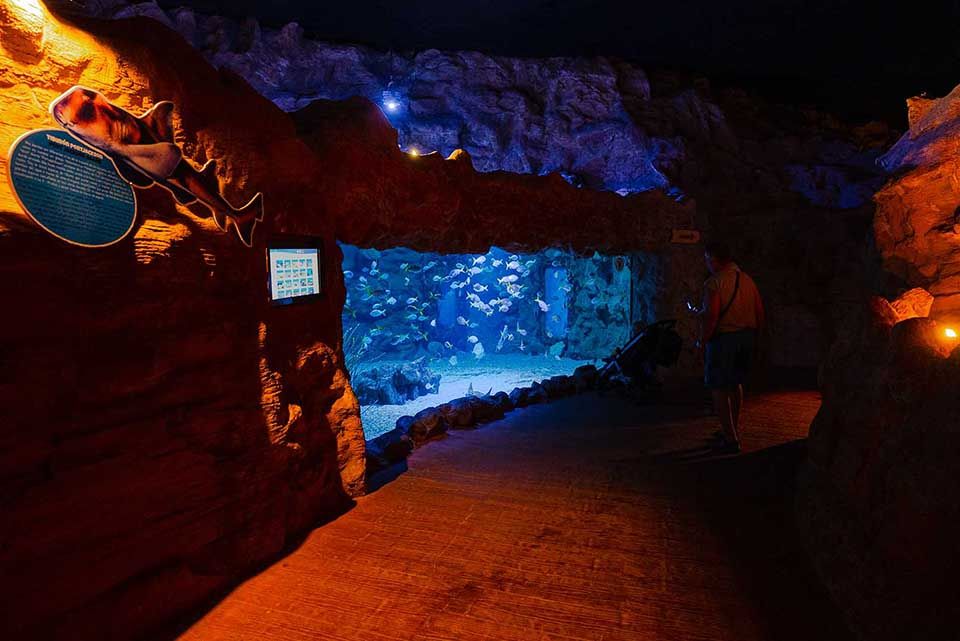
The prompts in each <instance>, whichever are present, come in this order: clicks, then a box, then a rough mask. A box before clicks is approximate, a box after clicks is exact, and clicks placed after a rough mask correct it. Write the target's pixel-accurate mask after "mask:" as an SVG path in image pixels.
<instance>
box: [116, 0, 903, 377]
mask: <svg viewBox="0 0 960 641" xmlns="http://www.w3.org/2000/svg"><path fill="white" fill-rule="evenodd" d="M102 4H103V6H104V7H107V8H104V9H103V10H102V11H103V13H104V14H116V15H133V14H144V15H149V16H152V17H154V18H156V19H158V20H161V21H164V22H166V23H167V24H169V25H171V26H173V27H174V28H176V29H177V30H178V31H179V32H180V33H181V34H183V36H184V37H185V38H186V39H187V40H188V41H189V42H191V43H192V44H193V45H194V46H195V47H197V48H198V49H199V50H201V51H202V52H203V53H204V55H205V56H206V57H207V58H208V59H209V60H210V61H212V62H213V63H214V64H215V65H216V66H222V67H224V68H227V69H231V70H233V71H234V72H236V73H237V74H239V75H241V76H243V77H244V78H246V79H247V80H249V81H250V83H251V84H252V85H253V86H254V87H256V88H257V90H258V91H260V92H261V93H262V94H263V95H265V96H267V97H269V98H270V99H271V100H273V101H274V102H276V103H277V104H278V105H280V106H281V107H283V108H284V109H287V110H296V109H300V108H302V107H304V106H306V105H307V104H309V103H310V101H312V100H314V99H316V98H324V99H342V98H347V97H350V96H364V97H366V98H368V99H370V100H371V101H373V102H374V103H377V104H379V105H384V106H385V105H386V103H387V102H388V101H395V102H396V104H397V109H396V111H393V112H390V111H388V117H389V118H390V122H391V124H393V125H394V126H395V127H396V128H397V130H398V131H399V139H398V142H399V144H400V146H401V147H402V148H404V149H408V148H417V149H418V150H420V151H432V150H436V151H438V152H439V153H440V154H441V155H443V156H446V155H448V154H450V153H451V152H452V151H453V150H454V149H457V148H462V149H465V150H466V151H467V152H468V153H469V154H470V157H471V158H472V160H473V163H474V164H475V165H476V167H477V168H478V169H479V170H481V171H494V170H505V171H510V172H519V173H534V174H540V173H547V172H551V171H559V172H562V173H563V175H564V176H565V177H566V178H567V179H568V180H570V181H571V182H573V183H574V184H578V185H586V186H590V187H595V188H602V189H606V190H611V191H621V192H622V193H628V192H636V191H642V190H646V189H650V188H653V187H662V188H664V189H666V190H668V191H669V192H670V193H671V194H673V195H675V196H680V195H682V194H686V195H687V196H688V197H693V198H694V199H695V200H696V202H697V206H698V210H699V211H700V212H701V215H700V216H699V217H698V218H697V219H696V220H695V221H693V222H694V224H695V225H696V226H698V227H701V228H707V229H711V230H712V231H713V233H714V235H716V236H719V237H723V238H726V239H729V240H730V241H732V244H733V245H734V246H735V249H736V251H737V253H738V255H739V257H740V259H741V262H742V263H743V266H744V268H746V269H747V270H748V271H750V272H751V273H752V274H753V275H754V276H755V278H756V280H757V281H758V283H759V285H760V287H761V289H762V291H763V292H764V293H765V294H766V297H767V302H768V307H769V308H770V310H769V311H770V323H771V326H772V329H773V331H772V332H771V335H772V337H773V338H772V344H771V345H770V347H769V349H768V350H767V351H768V356H769V358H770V360H771V361H772V362H773V364H774V365H779V366H801V367H813V366H816V365H817V363H818V362H819V359H820V358H821V357H822V355H823V354H824V353H825V351H826V347H827V346H828V345H829V343H830V341H831V339H832V336H833V328H834V324H835V321H836V317H837V316H838V315H842V313H843V312H842V311H841V310H842V309H845V307H844V305H853V304H855V298H856V292H858V291H862V288H863V286H864V281H865V280H867V279H869V277H870V276H871V274H872V273H873V270H874V268H875V263H876V261H875V259H874V257H873V255H872V254H871V252H870V251H869V243H868V242H867V241H866V238H867V236H868V230H869V226H870V221H871V217H872V213H873V205H872V203H871V200H870V197H871V195H872V194H873V192H874V190H875V189H876V188H877V187H879V186H880V185H881V184H882V182H883V177H882V172H881V171H879V169H878V168H877V167H876V165H875V164H874V160H875V159H876V157H877V156H878V154H879V151H880V149H881V148H882V147H883V146H885V145H886V144H887V141H888V138H889V132H887V131H886V129H885V127H883V126H882V125H870V126H865V127H861V128H856V129H851V128H849V127H845V126H843V125H841V124H840V123H838V122H836V121H834V120H833V119H831V118H829V117H827V116H824V115H822V114H818V113H815V112H812V111H807V110H802V109H790V108H783V107H779V106H772V105H767V104H765V103H764V102H763V101H761V100H758V99H756V98H754V97H751V96H748V95H746V94H744V93H741V92H737V91H713V90H712V89H711V88H710V86H709V85H708V84H707V83H706V82H704V81H701V80H692V79H685V78H681V77H676V76H672V75H663V74H660V75H657V74H654V75H648V74H647V73H645V72H644V70H642V69H640V68H638V67H635V66H632V65H629V64H625V63H622V62H618V61H615V60H607V59H602V58H598V59H591V60H584V59H563V58H556V59H546V60H520V59H510V58H499V57H491V56H486V55H483V54H480V53H476V52H441V51H436V50H430V51H423V52H420V53H417V54H410V55H407V54H395V53H380V52H377V51H373V50H370V49H366V48H363V47H357V46H349V45H332V44H325V43H321V42H316V41H313V40H310V39H308V38H305V37H304V35H303V32H302V30H301V29H300V28H299V27H298V26H297V25H296V24H289V25H287V26H285V27H283V28H282V29H279V30H275V29H267V28H262V27H261V26H260V25H259V24H257V23H256V21H253V20H248V21H245V22H242V23H241V22H236V21H232V20H229V19H225V18H220V17H215V16H204V15H201V14H197V13H194V12H193V11H192V10H190V9H176V10H171V11H168V12H164V11H163V10H161V9H159V8H158V7H157V6H156V5H155V4H153V3H143V4H132V5H128V4H126V3H123V2H106V3H102ZM118 5H119V8H117V6H118ZM408 193H409V197H410V198H412V199H413V200H414V201H419V200H421V199H426V198H430V196H429V191H423V190H420V189H417V190H411V191H409V192H408ZM422 204H423V205H424V206H426V205H428V204H431V203H427V202H423V203H422ZM476 204H477V205H481V209H480V211H482V203H481V202H477V203H476ZM362 209H363V211H362V212H360V213H359V215H361V216H367V215H369V211H370V209H369V207H366V206H364V207H363V208H362ZM551 210H552V206H551V204H550V203H546V202H544V203H542V204H533V203H531V204H530V206H528V207H524V208H520V210H518V211H517V212H516V213H515V218H514V220H513V222H511V226H516V229H515V230H514V231H515V232H516V236H517V237H518V238H525V237H526V234H527V233H528V232H529V231H531V227H533V226H535V225H537V222H538V221H540V220H541V217H544V216H549V214H550V213H551ZM587 220H591V221H592V222H594V224H596V221H597V218H595V217H590V218H588V219H587ZM476 223H477V224H478V225H483V224H490V223H488V222H487V221H485V220H484V219H483V218H482V217H481V218H479V219H477V221H476ZM500 224H503V223H500ZM541 224H544V225H546V224H549V221H548V220H543V221H542V223H541ZM629 229H630V227H627V228H625V236H629V234H630V232H629V231H628V230H629ZM504 231H505V232H509V231H510V230H509V229H505V230H504ZM368 242H373V243H378V242H379V243H391V242H392V241H391V239H389V238H387V237H385V236H381V237H380V238H378V239H371V240H370V241H368ZM531 242H533V241H531ZM393 244H397V243H396V242H394V243H393ZM379 246H385V245H379ZM664 272H665V273H667V274H669V273H670V269H669V268H666V269H664ZM701 279H702V273H698V274H697V276H696V277H695V278H691V279H688V280H689V281H691V282H684V281H683V279H679V280H678V281H676V282H675V283H670V285H671V286H674V285H679V286H682V287H684V288H685V291H682V292H679V293H678V294H677V296H676V298H675V300H674V301H671V303H673V304H670V303H668V304H665V305H663V306H662V308H661V310H660V315H661V316H677V315H680V314H682V310H683V306H682V302H683V299H684V297H685V296H689V295H693V296H696V295H697V291H696V290H697V289H698V288H699V285H700V282H699V281H701ZM825 291H829V292H830V293H831V294H832V295H833V298H834V299H835V300H839V301H840V303H836V302H835V303H833V304H826V303H824V302H823V301H824V300H825V297H824V295H823V294H824V292H825Z"/></svg>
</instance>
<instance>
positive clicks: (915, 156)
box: [874, 87, 960, 317]
mask: <svg viewBox="0 0 960 641" xmlns="http://www.w3.org/2000/svg"><path fill="white" fill-rule="evenodd" d="M909 116H910V130H909V131H908V132H907V133H905V134H904V135H903V137H902V138H900V140H899V141H898V142H897V144H896V145H894V146H893V148H892V149H890V151H888V152H887V153H886V154H885V155H884V156H883V158H882V163H883V166H884V167H885V168H886V169H887V170H889V171H890V172H894V173H895V174H896V178H894V179H893V180H891V181H890V182H888V183H887V184H886V186H884V188H883V189H881V190H880V191H879V192H878V193H877V195H876V201H877V215H876V219H875V221H874V233H875V235H876V239H877V246H878V247H879V249H880V251H881V253H882V255H883V262H884V267H885V268H886V269H887V270H888V271H890V272H892V273H894V274H896V275H897V276H898V277H899V278H900V279H901V280H902V282H903V283H905V284H907V285H908V286H918V287H924V288H926V289H927V290H929V292H930V293H931V294H933V295H934V296H935V297H936V300H935V301H934V304H933V314H934V315H935V316H950V317H956V316H958V315H960V224H958V223H960V218H958V208H957V205H958V203H960V183H958V181H957V172H958V170H960V87H957V88H956V89H954V90H953V91H952V92H950V94H949V95H948V96H946V97H945V98H940V99H938V100H931V99H925V98H921V99H913V100H912V101H910V103H909Z"/></svg>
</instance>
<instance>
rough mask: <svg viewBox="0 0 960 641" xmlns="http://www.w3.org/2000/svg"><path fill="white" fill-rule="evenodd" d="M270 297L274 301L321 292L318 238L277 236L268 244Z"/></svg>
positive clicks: (279, 302)
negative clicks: (285, 237) (281, 237)
mask: <svg viewBox="0 0 960 641" xmlns="http://www.w3.org/2000/svg"><path fill="white" fill-rule="evenodd" d="M267 266H268V269H269V274H270V282H269V285H270V300H271V302H272V303H273V304H275V305H285V304H288V303H293V302H300V301H306V300H310V299H311V297H316V296H319V295H320V294H322V293H323V252H322V246H321V244H320V241H319V240H313V239H309V238H300V239H285V240H284V239H278V240H276V241H274V242H271V243H270V244H269V246H268V247H267Z"/></svg>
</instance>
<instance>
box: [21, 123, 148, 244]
mask: <svg viewBox="0 0 960 641" xmlns="http://www.w3.org/2000/svg"><path fill="white" fill-rule="evenodd" d="M8 170H9V176H10V184H11V186H12V187H13V193H14V195H15V196H16V197H17V200H19V201H20V206H21V207H23V209H24V211H26V212H27V214H28V215H29V216H30V217H31V218H33V220H34V221H36V223H37V224H38V225H40V226H41V227H43V228H44V229H46V230H47V231H48V232H50V233H51V234H53V235H54V236H56V237H57V238H60V239H61V240H65V241H66V242H68V243H72V244H74V245H81V246H83V247H106V246H107V245H112V244H114V243H116V242H118V241H120V240H122V239H123V238H124V237H126V236H127V234H129V233H130V230H132V229H133V223H134V221H135V220H136V216H137V201H136V198H135V196H134V193H133V187H131V186H130V184H129V183H127V182H126V181H125V180H123V179H122V178H121V177H120V176H119V175H118V174H117V170H116V168H115V167H114V165H113V161H111V160H110V159H109V158H108V157H107V156H105V155H103V154H102V153H100V152H98V151H95V150H94V149H92V148H90V147H88V146H87V145H85V144H83V143H82V142H80V141H78V140H77V139H76V138H74V137H73V136H71V135H70V134H68V133H66V132H64V131H61V130H59V129H37V130H35V131H31V132H28V133H26V134H24V135H23V136H21V137H20V138H18V139H17V141H16V142H14V143H13V146H12V147H11V148H10V163H9V166H8Z"/></svg>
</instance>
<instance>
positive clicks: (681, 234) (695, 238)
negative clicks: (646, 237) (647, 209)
mask: <svg viewBox="0 0 960 641" xmlns="http://www.w3.org/2000/svg"><path fill="white" fill-rule="evenodd" d="M670 242H671V243H676V244H678V245H696V244H697V243H699V242H700V232H699V231H698V230H696V229H674V230H673V235H672V236H671V238H670Z"/></svg>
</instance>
